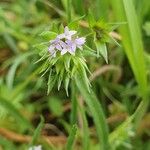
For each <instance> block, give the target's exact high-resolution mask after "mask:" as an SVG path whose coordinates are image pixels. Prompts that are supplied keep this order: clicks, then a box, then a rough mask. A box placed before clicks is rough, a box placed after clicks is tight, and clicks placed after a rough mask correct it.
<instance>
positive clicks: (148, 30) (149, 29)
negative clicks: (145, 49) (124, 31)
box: [143, 21, 150, 36]
mask: <svg viewBox="0 0 150 150" xmlns="http://www.w3.org/2000/svg"><path fill="white" fill-rule="evenodd" d="M143 29H144V30H145V32H146V35H147V36H150V21H148V22H146V23H145V24H144V26H143Z"/></svg>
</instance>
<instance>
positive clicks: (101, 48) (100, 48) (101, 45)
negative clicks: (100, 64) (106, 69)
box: [95, 41, 108, 64]
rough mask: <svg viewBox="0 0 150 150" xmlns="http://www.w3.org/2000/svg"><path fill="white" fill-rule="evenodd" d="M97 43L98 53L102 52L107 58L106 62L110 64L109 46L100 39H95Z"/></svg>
mask: <svg viewBox="0 0 150 150" xmlns="http://www.w3.org/2000/svg"><path fill="white" fill-rule="evenodd" d="M95 45H96V48H97V53H98V55H99V54H101V55H102V56H103V58H104V59H105V61H106V63H107V64H108V54H107V47H106V44H105V43H101V42H99V41H95Z"/></svg>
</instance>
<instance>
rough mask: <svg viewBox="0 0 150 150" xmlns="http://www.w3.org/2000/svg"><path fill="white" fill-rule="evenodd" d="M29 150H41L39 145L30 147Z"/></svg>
mask: <svg viewBox="0 0 150 150" xmlns="http://www.w3.org/2000/svg"><path fill="white" fill-rule="evenodd" d="M29 150H42V146H41V145H38V146H33V147H30V148H29Z"/></svg>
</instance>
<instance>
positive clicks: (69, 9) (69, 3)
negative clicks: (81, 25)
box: [67, 0, 72, 23]
mask: <svg viewBox="0 0 150 150" xmlns="http://www.w3.org/2000/svg"><path fill="white" fill-rule="evenodd" d="M71 2H72V0H67V20H68V23H70V22H71Z"/></svg>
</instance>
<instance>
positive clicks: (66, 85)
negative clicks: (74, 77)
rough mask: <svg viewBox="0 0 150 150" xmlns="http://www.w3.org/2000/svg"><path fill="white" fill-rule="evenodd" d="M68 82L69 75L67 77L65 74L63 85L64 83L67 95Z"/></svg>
mask: <svg viewBox="0 0 150 150" xmlns="http://www.w3.org/2000/svg"><path fill="white" fill-rule="evenodd" d="M69 82H70V77H69V75H66V78H65V83H64V85H65V90H66V93H67V96H69V93H68V87H69Z"/></svg>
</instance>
